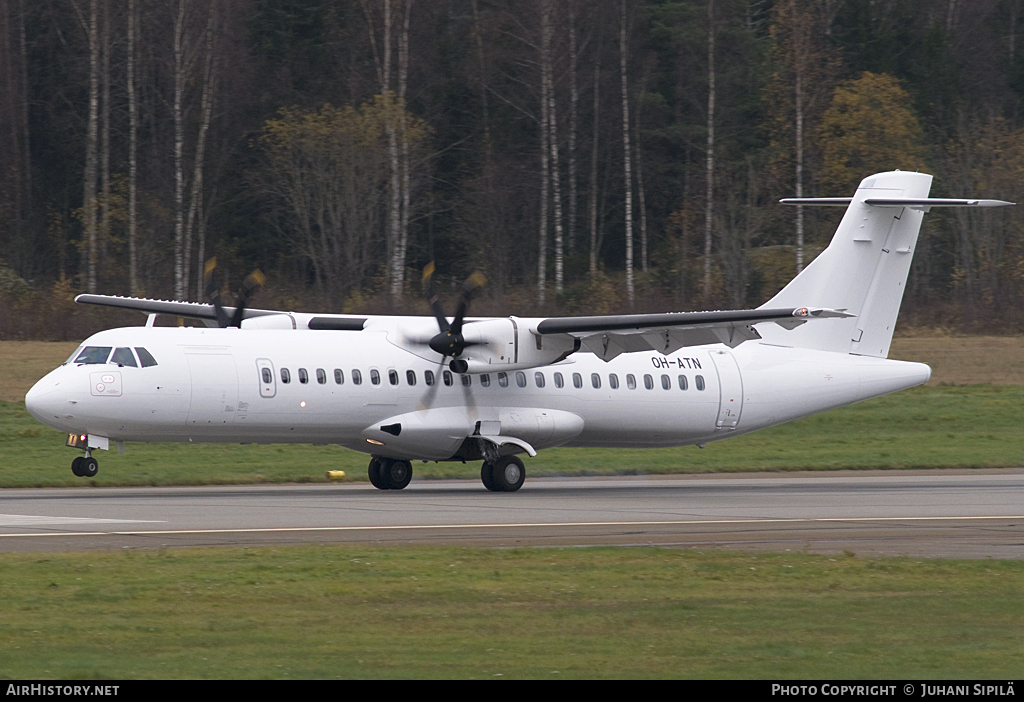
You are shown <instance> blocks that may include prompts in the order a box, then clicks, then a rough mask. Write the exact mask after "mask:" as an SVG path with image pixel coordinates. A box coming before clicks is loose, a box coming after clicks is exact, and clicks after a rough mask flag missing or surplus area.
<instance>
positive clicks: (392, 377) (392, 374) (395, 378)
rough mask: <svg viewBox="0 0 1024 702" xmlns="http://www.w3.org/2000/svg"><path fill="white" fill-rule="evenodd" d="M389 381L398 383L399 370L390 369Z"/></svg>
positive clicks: (394, 383) (393, 383)
mask: <svg viewBox="0 0 1024 702" xmlns="http://www.w3.org/2000/svg"><path fill="white" fill-rule="evenodd" d="M388 382H389V383H391V384H392V385H398V371H396V370H395V369H394V368H392V369H391V370H389V371H388Z"/></svg>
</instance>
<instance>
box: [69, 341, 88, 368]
mask: <svg viewBox="0 0 1024 702" xmlns="http://www.w3.org/2000/svg"><path fill="white" fill-rule="evenodd" d="M84 348H85V347H84V346H79V347H78V348H77V349H75V351H74V353H72V354H71V355H70V356H68V360H66V361H64V365H67V364H69V363H74V362H75V359H76V358H78V354H80V353H82V349H84Z"/></svg>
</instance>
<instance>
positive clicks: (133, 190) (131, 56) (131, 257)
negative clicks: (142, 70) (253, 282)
mask: <svg viewBox="0 0 1024 702" xmlns="http://www.w3.org/2000/svg"><path fill="white" fill-rule="evenodd" d="M135 22H136V17H135V0H128V66H127V72H128V271H129V272H128V286H129V288H130V291H131V294H132V295H134V296H138V295H139V294H140V290H139V264H138V248H137V243H136V233H137V228H138V218H137V210H138V193H137V182H138V153H137V152H138V132H139V110H138V105H137V104H136V101H135V40H136V39H137V37H136V36H135Z"/></svg>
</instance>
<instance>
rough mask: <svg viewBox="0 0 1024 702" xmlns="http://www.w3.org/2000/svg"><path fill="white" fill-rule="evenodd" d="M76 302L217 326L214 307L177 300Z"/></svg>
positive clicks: (93, 298)
mask: <svg viewBox="0 0 1024 702" xmlns="http://www.w3.org/2000/svg"><path fill="white" fill-rule="evenodd" d="M75 302H80V303H82V304H85V305H101V306H103V307H120V308H122V309H126V310H138V311H139V312H147V313H149V314H169V315H173V316H175V317H189V318H191V319H201V320H203V321H207V320H209V321H213V322H214V324H213V325H212V326H217V324H216V322H217V313H216V311H215V310H214V308H213V305H209V304H203V303H200V302H178V301H177V300H149V299H146V298H140V297H120V296H118V295H90V294H82V295H79V296H78V297H76V298H75ZM224 311H225V312H226V313H227V314H228V316H230V315H233V314H234V313H235V308H234V307H225V308H224ZM274 314H281V313H280V312H275V311H273V310H254V309H249V308H246V309H245V310H243V314H242V318H243V319H250V318H253V317H267V316H270V315H274Z"/></svg>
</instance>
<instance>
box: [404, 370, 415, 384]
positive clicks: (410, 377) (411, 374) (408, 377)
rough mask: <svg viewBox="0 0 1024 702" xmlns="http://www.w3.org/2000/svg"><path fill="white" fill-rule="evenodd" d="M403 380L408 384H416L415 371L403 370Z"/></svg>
mask: <svg viewBox="0 0 1024 702" xmlns="http://www.w3.org/2000/svg"><path fill="white" fill-rule="evenodd" d="M405 382H407V383H409V385H415V384H416V371H411V370H409V371H406V372H405Z"/></svg>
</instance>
